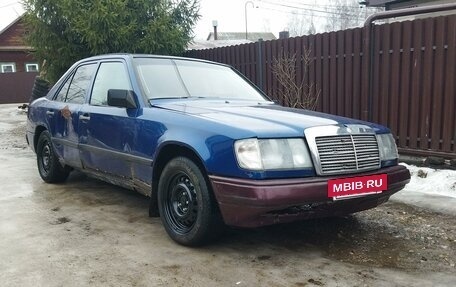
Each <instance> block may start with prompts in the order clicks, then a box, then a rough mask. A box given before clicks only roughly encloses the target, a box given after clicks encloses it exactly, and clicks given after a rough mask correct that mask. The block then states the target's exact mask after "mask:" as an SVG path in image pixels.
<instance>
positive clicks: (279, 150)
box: [234, 138, 313, 170]
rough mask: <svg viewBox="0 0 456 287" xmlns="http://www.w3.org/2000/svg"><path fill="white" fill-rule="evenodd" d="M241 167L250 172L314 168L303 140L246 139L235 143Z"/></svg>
mask: <svg viewBox="0 0 456 287" xmlns="http://www.w3.org/2000/svg"><path fill="white" fill-rule="evenodd" d="M234 150H235V153H236V158H237V161H238V163H239V166H240V167H242V168H245V169H249V170H272V169H301V168H312V167H313V165H312V160H311V158H310V155H309V151H308V150H307V146H306V144H305V143H304V140H303V139H256V138H255V139H245V140H238V141H236V142H235V143H234Z"/></svg>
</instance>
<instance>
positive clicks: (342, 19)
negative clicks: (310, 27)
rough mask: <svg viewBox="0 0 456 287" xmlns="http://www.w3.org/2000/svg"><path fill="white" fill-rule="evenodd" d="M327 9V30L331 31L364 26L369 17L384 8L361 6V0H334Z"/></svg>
mask: <svg viewBox="0 0 456 287" xmlns="http://www.w3.org/2000/svg"><path fill="white" fill-rule="evenodd" d="M325 10H326V13H327V16H326V25H325V30H326V31H327V32H329V31H337V30H345V29H349V28H355V27H359V26H362V25H363V24H364V21H365V20H366V18H367V17H369V16H370V15H372V14H374V13H376V12H379V11H382V10H383V9H382V8H371V7H364V6H361V5H359V0H334V1H331V5H330V6H327V7H326V8H325Z"/></svg>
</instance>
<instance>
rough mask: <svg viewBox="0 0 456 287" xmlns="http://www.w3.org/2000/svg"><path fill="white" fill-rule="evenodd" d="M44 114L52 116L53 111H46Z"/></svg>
mask: <svg viewBox="0 0 456 287" xmlns="http://www.w3.org/2000/svg"><path fill="white" fill-rule="evenodd" d="M46 115H48V116H53V115H54V111H46Z"/></svg>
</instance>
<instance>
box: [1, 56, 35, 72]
mask: <svg viewBox="0 0 456 287" xmlns="http://www.w3.org/2000/svg"><path fill="white" fill-rule="evenodd" d="M11 62H12V63H15V64H16V72H25V71H26V70H25V65H26V64H31V63H36V60H35V58H33V56H32V55H31V54H30V53H28V52H24V51H0V64H1V63H11Z"/></svg>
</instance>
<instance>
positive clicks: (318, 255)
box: [0, 105, 456, 286]
mask: <svg viewBox="0 0 456 287" xmlns="http://www.w3.org/2000/svg"><path fill="white" fill-rule="evenodd" d="M0 117H1V118H2V122H0V134H1V136H0V141H1V143H0V146H1V147H0V169H1V170H2V172H1V173H0V187H1V188H0V246H1V247H2V248H0V258H1V260H0V270H1V272H0V282H2V283H1V285H2V286H81V285H93V286H101V285H102V286H106V285H107V286H454V285H455V283H456V267H455V263H456V262H455V261H456V218H455V216H454V215H451V214H446V213H438V212H434V211H429V210H426V209H422V208H419V207H416V206H414V205H406V204H404V203H398V202H388V203H386V204H384V205H382V206H380V207H378V208H376V209H373V210H369V211H365V212H361V213H359V214H355V215H351V216H347V217H339V218H329V219H321V220H309V221H304V222H299V223H293V224H285V225H277V226H271V227H267V228H259V229H251V230H242V229H227V231H226V232H225V234H224V236H223V238H222V239H221V240H220V241H218V242H216V243H214V244H212V245H210V246H206V247H202V248H197V249H192V248H186V247H182V246H179V245H177V244H175V243H174V242H172V241H171V240H170V239H169V238H168V236H167V235H166V233H165V231H164V229H163V227H162V225H161V222H160V219H159V218H149V217H148V216H147V199H146V198H145V197H143V196H141V195H139V194H136V193H134V192H130V191H128V190H124V189H121V188H118V187H115V186H112V185H109V184H106V183H103V182H100V181H97V180H94V179H91V178H88V177H86V176H84V175H82V174H80V173H74V174H72V175H71V176H70V178H69V180H68V181H67V182H66V183H65V184H59V185H50V184H45V183H44V182H42V181H41V179H40V178H39V176H38V172H37V170H36V163H35V155H34V154H33V152H32V151H31V150H30V149H29V148H28V147H27V145H26V143H25V139H24V132H25V119H26V116H25V114H23V113H19V112H17V110H16V106H15V105H3V106H0Z"/></svg>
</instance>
